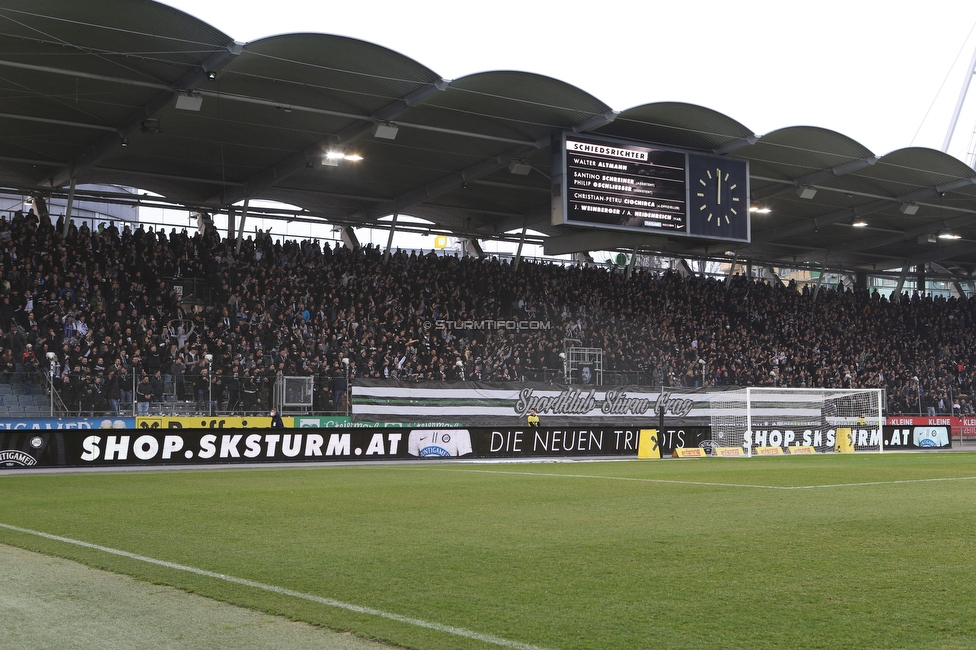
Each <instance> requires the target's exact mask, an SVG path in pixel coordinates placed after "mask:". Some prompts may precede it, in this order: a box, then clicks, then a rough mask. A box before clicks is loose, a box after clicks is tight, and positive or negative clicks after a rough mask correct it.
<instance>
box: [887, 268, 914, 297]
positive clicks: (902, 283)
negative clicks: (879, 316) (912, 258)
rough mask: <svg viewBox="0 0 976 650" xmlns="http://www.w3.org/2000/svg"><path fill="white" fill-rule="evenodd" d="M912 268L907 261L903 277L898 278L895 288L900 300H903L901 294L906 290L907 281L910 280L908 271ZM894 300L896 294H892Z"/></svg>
mask: <svg viewBox="0 0 976 650" xmlns="http://www.w3.org/2000/svg"><path fill="white" fill-rule="evenodd" d="M911 268H912V267H911V265H910V264H908V263H907V261H906V263H905V265H904V266H902V267H901V275H899V276H898V284H897V285H896V286H895V294H897V295H898V298H899V299H900V298H901V292H902V291H904V290H905V280H907V279H908V271H909V270H910V269H911ZM892 298H894V294H892Z"/></svg>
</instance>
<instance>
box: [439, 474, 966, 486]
mask: <svg viewBox="0 0 976 650" xmlns="http://www.w3.org/2000/svg"><path fill="white" fill-rule="evenodd" d="M443 471H451V472H475V473H477V474H509V475H514V476H547V477H550V478H589V479H603V480H607V481H634V482H638V483H669V484H673V485H704V486H706V487H739V488H753V489H757V490H819V489H825V488H840V487H861V486H863V485H900V484H903V483H936V482H940V481H973V480H976V476H950V477H940V478H915V479H902V480H898V481H865V482H863V483H825V484H823V485H754V484H752V483H715V482H709V481H679V480H677V479H665V478H636V477H629V476H598V475H592V474H552V473H549V472H505V471H501V470H491V469H451V470H443Z"/></svg>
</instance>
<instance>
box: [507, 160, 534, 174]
mask: <svg viewBox="0 0 976 650" xmlns="http://www.w3.org/2000/svg"><path fill="white" fill-rule="evenodd" d="M508 171H509V172H510V173H512V174H516V175H518V176H527V175H528V174H529V172H530V171H532V163H530V162H529V161H528V160H525V159H524V158H512V162H510V163H508Z"/></svg>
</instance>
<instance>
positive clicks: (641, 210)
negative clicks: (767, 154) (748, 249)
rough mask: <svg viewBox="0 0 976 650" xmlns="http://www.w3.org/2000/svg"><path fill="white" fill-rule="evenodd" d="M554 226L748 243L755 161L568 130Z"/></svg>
mask: <svg viewBox="0 0 976 650" xmlns="http://www.w3.org/2000/svg"><path fill="white" fill-rule="evenodd" d="M552 145H553V147H552V148H553V166H552V170H553V174H552V205H551V209H552V215H551V216H552V224H553V225H566V226H580V227H585V228H599V229H603V230H618V231H624V232H639V233H643V234H649V235H658V236H662V237H672V236H674V237H681V238H694V239H715V240H721V241H731V242H744V243H749V242H750V241H751V237H752V228H751V225H752V224H751V214H750V211H749V197H750V188H749V161H747V160H742V159H739V158H732V157H729V156H716V155H712V154H704V153H700V152H695V151H689V150H686V149H679V148H674V147H661V146H655V145H649V144H647V143H644V142H637V141H632V140H624V139H618V138H608V137H604V136H594V135H589V134H586V135H580V134H578V133H568V132H563V133H561V134H558V135H556V136H554V137H553V143H552Z"/></svg>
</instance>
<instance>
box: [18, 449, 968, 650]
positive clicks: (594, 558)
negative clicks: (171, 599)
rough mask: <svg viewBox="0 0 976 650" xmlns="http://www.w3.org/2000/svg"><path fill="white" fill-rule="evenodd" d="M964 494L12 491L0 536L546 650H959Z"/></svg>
mask: <svg viewBox="0 0 976 650" xmlns="http://www.w3.org/2000/svg"><path fill="white" fill-rule="evenodd" d="M970 478H976V455H973V454H969V453H953V454H885V455H853V456H838V455H826V456H817V457H797V458H766V459H751V460H741V459H739V460H737V459H727V460H723V459H709V460H701V461H653V462H624V463H621V462H617V463H583V464H529V465H456V464H450V465H447V464H440V465H438V464H434V463H431V464H430V465H419V466H418V465H399V466H368V467H335V466H333V467H314V468H313V467H309V468H301V469H260V470H246V469H234V470H223V471H178V472H135V473H105V474H55V475H16V474H13V473H11V474H7V475H4V476H0V523H4V524H8V525H13V526H18V527H22V528H28V529H32V530H38V531H43V532H47V533H52V534H56V535H61V536H64V537H69V538H73V539H79V540H83V541H86V542H91V543H95V544H100V545H104V546H108V547H112V548H117V549H122V550H124V551H128V552H130V553H135V554H139V555H144V556H149V557H152V558H157V559H161V560H167V561H170V562H174V563H179V564H183V565H189V566H192V567H197V568H201V569H206V570H209V571H214V572H218V573H222V574H228V575H231V576H236V577H240V578H245V579H249V580H253V581H257V582H261V583H267V584H272V585H276V586H279V587H284V588H287V589H291V590H294V591H298V592H303V593H308V594H313V595H317V596H321V597H326V598H333V599H336V600H339V601H344V602H347V603H353V604H356V605H363V606H367V607H372V608H376V609H380V610H385V611H388V612H394V613H396V614H400V615H404V616H408V617H412V618H416V619H423V620H425V621H431V622H435V623H440V624H444V625H451V626H456V627H459V628H464V629H467V630H472V631H475V632H479V633H483V634H490V635H494V636H497V637H501V638H503V639H509V640H512V641H515V642H518V643H524V644H533V645H537V646H541V647H545V648H558V649H560V650H562V649H565V650H569V649H573V648H718V647H722V648H775V649H776V650H781V649H782V648H785V647H788V648H913V649H922V648H971V647H976V620H974V618H973V616H972V612H973V611H974V608H976V582H974V581H973V580H972V575H973V571H974V568H976V545H974V544H973V543H972V542H973V520H974V511H976V480H969V479H970ZM945 479H951V480H945ZM745 486H751V487H745ZM809 486H830V487H809ZM772 487H780V488H785V487H793V488H797V489H770V488H772ZM0 542H3V543H8V544H12V545H18V546H22V547H25V548H29V549H33V550H39V551H42V552H45V553H50V554H54V555H59V556H63V557H68V558H72V559H77V560H80V561H82V562H85V563H87V564H90V565H92V566H96V567H99V568H106V569H110V570H113V571H117V572H121V573H127V574H130V575H133V576H137V577H140V578H144V579H147V580H152V581H158V582H161V583H166V584H172V585H175V586H177V587H180V588H182V589H185V590H188V591H192V592H197V593H201V594H204V595H207V596H212V597H215V598H219V599H222V600H226V601H229V602H232V603H235V604H240V605H245V606H248V607H253V608H256V609H261V610H265V611H269V612H272V613H277V614H284V615H286V616H289V617H292V618H295V619H300V620H305V621H309V622H312V623H317V624H321V625H326V626H329V627H332V628H335V629H340V630H352V631H355V632H356V633H358V634H361V635H363V636H367V637H372V638H377V639H382V640H386V641H389V642H391V643H395V644H398V645H402V646H406V647H413V648H425V649H426V648H435V649H436V648H485V647H490V646H489V645H488V644H486V643H484V642H481V641H477V640H472V639H468V638H462V637H457V636H454V635H451V634H448V633H445V632H442V631H436V630H430V629H424V628H419V627H416V626H413V625H410V624H408V623H404V622H397V621H392V620H387V619H383V618H378V617H375V616H371V615H367V614H361V613H356V612H351V611H347V610H343V609H337V608H333V607H328V606H325V605H321V604H318V603H314V602H308V601H302V600H299V599H295V598H293V597H290V596H285V595H280V594H275V593H269V592H266V591H261V590H258V589H254V588H251V587H246V586H242V585H237V584H230V583H226V582H222V581H218V580H214V579H212V578H207V577H204V576H198V575H193V574H187V573H185V572H180V571H176V570H173V569H168V568H164V567H158V566H154V565H149V564H145V563H142V562H139V561H136V560H132V559H128V558H124V557H117V556H113V555H108V554H106V553H103V552H100V551H97V550H92V549H85V548H79V547H76V546H71V545H68V544H64V543H61V542H56V541H52V540H47V539H43V538H38V537H36V536H32V535H27V534H23V533H18V532H15V531H11V530H9V529H4V528H0Z"/></svg>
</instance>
